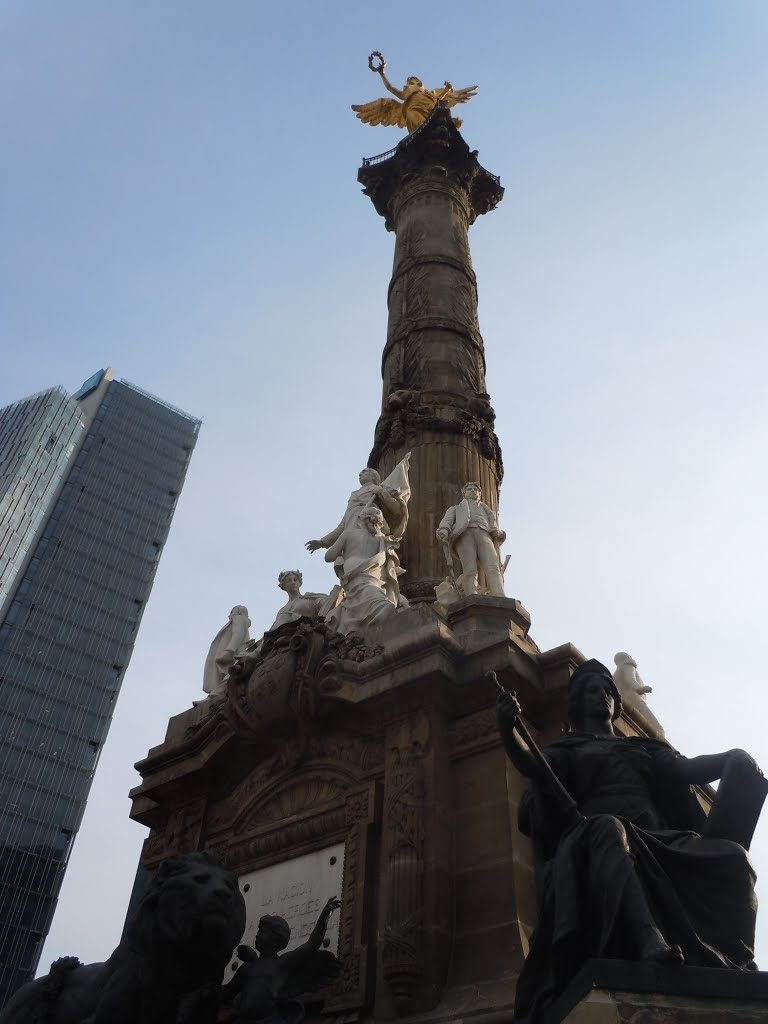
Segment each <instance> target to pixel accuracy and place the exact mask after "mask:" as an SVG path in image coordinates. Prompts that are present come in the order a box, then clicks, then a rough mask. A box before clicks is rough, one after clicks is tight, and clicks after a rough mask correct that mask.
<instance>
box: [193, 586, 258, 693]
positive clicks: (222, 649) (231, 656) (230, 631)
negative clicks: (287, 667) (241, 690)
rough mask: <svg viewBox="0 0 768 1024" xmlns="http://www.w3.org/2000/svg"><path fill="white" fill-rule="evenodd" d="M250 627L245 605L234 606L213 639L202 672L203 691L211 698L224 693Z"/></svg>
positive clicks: (246, 639) (248, 634)
mask: <svg viewBox="0 0 768 1024" xmlns="http://www.w3.org/2000/svg"><path fill="white" fill-rule="evenodd" d="M250 625H251V620H250V619H249V618H248V609H247V608H246V607H245V605H242V604H236V605H235V607H234V608H233V609H232V611H231V612H230V613H229V618H228V619H227V622H226V624H225V625H224V626H222V627H221V629H220V630H219V632H218V633H217V634H216V636H215V637H214V639H213V643H212V644H211V646H210V650H209V651H208V657H207V658H206V659H205V669H204V670H203V689H204V690H205V692H206V693H209V694H210V695H211V696H212V697H213V696H215V695H216V694H219V693H226V691H227V677H228V675H229V670H230V668H231V667H232V664H233V662H234V660H235V655H236V654H237V652H238V650H239V649H240V648H241V647H242V646H243V645H244V644H246V643H247V642H248V639H249V637H250V633H249V626H250Z"/></svg>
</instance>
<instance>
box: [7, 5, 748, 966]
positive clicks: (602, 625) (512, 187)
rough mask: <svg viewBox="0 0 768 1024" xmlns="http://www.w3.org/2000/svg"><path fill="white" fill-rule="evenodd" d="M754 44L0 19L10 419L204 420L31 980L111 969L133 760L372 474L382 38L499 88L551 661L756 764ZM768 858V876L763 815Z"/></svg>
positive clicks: (441, 71)
mask: <svg viewBox="0 0 768 1024" xmlns="http://www.w3.org/2000/svg"><path fill="white" fill-rule="evenodd" d="M766 44H768V6H767V5H766V4H765V3H764V2H763V0H753V2H749V0H730V2H728V3H723V2H718V3H714V2H710V0H676V2H675V3H669V2H667V0H663V2H662V0H648V2H646V3H644V4H638V3H635V2H629V0H605V2H602V0H586V2H583V3H578V4H577V3H573V2H572V0H551V2H548V0H535V2H534V0H528V2H526V3H520V2H498V3H490V2H482V0H479V2H475V3H473V4H467V3H463V4H457V3H453V2H450V0H446V2H441V3H425V2H422V3H419V4H413V5H402V4H401V5H398V6H395V5H392V6H384V5H373V4H361V3H354V4H353V3H325V4H319V3H317V2H315V0H312V2H307V3H296V2H281V3H279V4H277V3H270V4H267V3H262V2H259V0H216V2H214V0H208V2H202V0H134V2H131V3H128V2H123V0H110V2H109V3H104V2H103V0H91V2H88V0H69V2H67V3H62V2H60V0H49V2H42V0H16V2H13V0H9V2H6V3H5V4H4V5H3V6H2V8H0V129H1V131H2V139H3V148H4V157H3V162H2V168H1V169H0V176H1V177H2V188H0V204H2V214H1V215H0V216H1V221H0V222H1V223H2V239H3V244H2V246H1V247H0V337H2V342H3V352H4V359H3V373H2V378H1V379H0V404H2V405H4V404H6V403H8V402H10V401H13V400H15V399H17V398H19V397H21V396H23V395H26V394H29V393H31V392H34V391H37V390H39V389H41V388H43V387H46V386H49V385H51V384H57V383H61V384H63V385H65V386H66V387H67V388H68V389H70V390H74V389H75V388H76V387H77V386H78V385H79V384H80V382H81V381H82V380H84V379H85V378H86V377H87V376H89V375H90V374H91V373H92V372H93V371H94V370H96V369H98V368H100V367H102V366H106V365H112V366H114V367H115V369H116V371H117V375H118V376H120V377H124V378H126V379H128V380H131V381H133V382H135V383H137V384H139V385H140V386H142V387H144V388H146V389H148V390H150V391H152V392H154V393H156V394H158V395H160V396H161V397H163V398H165V399H167V400H168V401H170V402H172V403H173V404H175V405H179V406H181V407H182V408H184V409H186V410H188V411H190V412H192V413H195V414H197V415H200V416H202V417H203V418H204V421H205V422H204V426H203V429H202V432H201V435H200V442H199V445H198V449H197V452H196V454H195V456H194V458H193V462H192V466H191V470H190V474H189V477H188V483H187V486H186V488H185V491H184V493H183V495H182V498H181V501H180V504H179V509H178V512H177V517H176V520H175V523H174V527H173V530H172V533H171V539H170V541H169V543H168V546H167V548H166V551H165V554H164V557H163V561H162V565H161V567H160V571H159V573H158V577H157V582H156V587H155V592H154V594H153V597H152V599H151V601H150V603H149V606H148V608H147V612H146V615H145V619H144V624H143V626H142V630H141V633H140V635H139V642H138V645H137V648H136V652H135V655H134V659H133V662H132V664H131V667H130V670H129V672H128V674H127V677H126V681H125V686H124V690H123V694H122V696H121V699H120V705H119V707H118V710H117V714H116V718H115V722H114V726H113V732H112V734H111V736H110V740H109V742H108V744H107V747H106V749H105V752H104V754H103V757H102V761H101V765H100V768H99V772H98V775H97V779H96V782H95V784H94V790H93V795H92V798H91V803H90V805H89V810H88V812H87V815H86V819H85V824H84V828H83V830H82V832H81V835H80V837H79V839H78V842H77V844H76V847H75V851H74V853H73V857H72V861H71V864H70V869H69V874H68V878H67V881H66V882H65V887H64V890H63V894H62V900H61V904H60V909H59V912H58V915H57V918H56V920H55V923H54V929H53V932H52V934H51V937H50V940H49V942H48V944H47V947H46V950H45V953H44V963H45V962H49V961H50V960H51V959H53V958H54V957H55V956H58V955H61V954H66V953H75V954H77V955H79V956H80V957H81V958H82V959H85V960H88V959H91V960H92V959H101V958H103V957H104V956H106V955H107V954H108V953H109V951H110V950H111V948H112V946H113V945H114V944H115V943H116V941H117V938H118V936H119V931H120V928H121V925H122V915H123V913H124V909H125V904H126V901H127V898H128V892H129V889H130V884H131V881H132V876H133V870H134V867H135V863H136V859H137V857H138V852H139V847H140V843H141V840H142V838H143V829H141V828H140V827H139V826H137V825H134V824H133V823H131V822H129V821H128V820H127V812H128V802H127V800H126V797H125V794H126V793H127V790H128V789H129V788H130V786H132V785H133V784H134V783H135V781H136V775H135V772H134V771H133V768H132V763H133V762H134V761H135V760H138V759H139V758H140V757H142V756H143V755H144V754H145V752H146V750H147V749H148V747H149V746H151V745H154V744H156V743H158V742H160V741H161V739H162V737H163V734H164V729H165V723H166V721H167V719H168V717H169V716H170V715H171V714H174V713H176V712H178V711H181V710H183V709H184V708H185V707H187V706H188V705H189V703H190V702H191V701H192V700H193V699H196V698H198V697H199V696H200V683H201V676H202V666H203V662H204V658H205V653H206V651H207V648H208V645H209V643H210V640H211V639H212V637H213V635H214V634H215V633H216V631H217V630H218V628H219V627H220V626H221V625H222V623H223V622H224V620H225V618H226V614H227V612H228V610H229V608H230V607H231V606H232V605H233V604H235V603H245V604H247V605H248V607H249V608H250V610H251V617H252V619H253V622H254V629H258V630H260V629H263V628H265V627H266V626H268V625H269V623H270V622H271V621H272V618H273V616H274V611H275V609H276V608H277V606H278V605H279V604H280V603H281V597H282V595H281V593H280V592H279V591H278V590H277V587H276V577H277V573H278V571H279V570H281V569H285V568H289V567H294V566H298V567H299V568H301V569H302V570H303V571H304V576H305V584H306V585H307V587H308V589H311V590H326V589H328V587H329V586H330V583H331V581H330V579H329V574H328V570H327V568H326V566H325V565H324V564H323V563H322V561H321V560H320V556H319V555H315V556H314V557H312V556H310V555H308V554H307V553H306V552H305V551H304V549H303V546H302V545H303V542H304V541H305V540H306V539H307V538H308V537H312V536H316V535H318V533H322V532H324V531H326V530H328V529H329V528H330V527H331V526H333V525H334V524H335V523H336V522H337V521H338V518H339V514H340V511H341V509H342V508H343V506H344V502H345V500H346V496H347V494H348V492H349V490H350V489H351V488H352V486H353V485H354V483H355V479H356V473H357V470H358V469H359V468H360V467H361V466H362V465H363V464H364V463H365V461H366V458H367V454H368V451H369V448H370V444H371V441H372V436H373V428H374V424H375V421H376V417H377V415H378V408H379V402H380V375H379V366H380V354H381V349H382V346H383V342H384V338H385V331H386V288H387V284H388V279H389V272H390V268H391V260H392V246H393V237H392V236H391V235H387V233H386V232H385V230H384V227H383V223H382V222H381V220H380V219H379V218H378V217H377V215H376V214H375V212H374V210H373V208H372V207H371V205H370V203H369V202H368V200H366V199H365V198H364V197H362V196H361V195H360V192H359V186H358V185H357V184H356V180H355V176H356V171H357V167H358V165H359V162H360V157H361V156H362V155H371V154H374V153H378V152H380V151H382V150H385V149H387V148H389V147H390V146H391V145H393V144H394V143H395V142H396V141H397V140H398V138H399V135H398V134H397V133H396V132H395V131H394V129H381V128H378V129H373V128H370V127H367V126H364V125H361V124H360V123H359V122H357V121H356V120H355V118H354V116H353V115H352V113H351V111H350V110H349V105H350V104H351V103H360V102H365V101H367V100H369V99H374V98H375V97H376V96H378V95H380V94H381V90H380V88H379V86H378V80H377V79H376V78H375V77H374V76H373V75H371V74H370V72H369V71H368V69H367V67H366V57H367V55H368V53H369V52H370V51H371V50H372V49H379V50H382V51H383V52H384V53H385V54H386V56H387V58H388V60H389V68H388V72H389V74H390V77H391V78H392V79H393V80H394V81H396V82H398V81H399V82H402V81H404V79H405V77H406V76H407V75H409V74H418V75H419V76H420V77H422V78H423V79H424V80H425V81H426V82H427V84H429V85H438V84H442V82H443V80H444V79H446V78H449V79H450V80H451V81H452V82H453V83H454V85H456V86H463V85H470V84H473V83H475V82H476V83H477V84H478V86H479V90H478V95H477V98H476V99H475V100H473V101H472V103H471V104H470V105H469V106H468V107H467V108H465V125H464V129H463V132H464V135H465V138H466V139H467V141H468V142H469V143H470V145H471V146H472V147H473V148H477V149H478V150H479V151H480V159H481V161H482V162H483V164H484V165H485V166H486V167H487V168H488V169H489V170H491V171H493V172H494V173H496V174H499V175H500V176H501V178H502V182H503V184H504V185H505V186H506V190H507V192H506V197H505V199H504V202H503V203H502V205H501V206H500V208H499V209H498V210H497V211H496V212H495V213H493V214H491V215H490V216H488V217H485V218H482V219H481V220H480V221H479V222H478V223H477V224H476V225H475V227H474V228H473V229H472V233H471V243H472V251H473V260H474V265H475V269H476V271H477V274H478V278H479V287H480V324H481V329H482V331H483V335H484V337H485V342H486V354H487V361H488V386H489V390H490V392H491V395H492V398H493V401H494V405H495V407H496V410H497V413H498V420H497V427H498V432H499V435H500V439H501V443H502V447H503V451H504V460H505V465H506V478H505V482H504V487H503V491H502V500H501V520H502V525H503V526H504V527H505V529H506V530H507V533H508V535H509V538H510V539H509V541H508V544H507V548H506V550H507V551H508V552H509V553H510V554H511V556H512V558H511V562H510V567H509V570H508V575H507V580H508V583H509V586H508V589H509V590H510V591H511V592H512V594H513V595H514V596H517V597H519V598H520V599H521V600H522V602H523V603H524V604H525V605H526V607H527V608H529V610H530V611H531V614H532V617H533V628H532V633H533V635H534V637H535V638H536V640H537V642H538V643H539V645H540V646H541V647H542V648H548V647H553V646H556V645H558V644H560V643H564V642H566V641H571V642H573V643H574V644H576V646H577V647H579V648H580V649H581V650H582V651H583V652H584V653H585V654H587V655H589V656H594V657H598V658H600V659H602V660H603V661H605V662H607V663H609V664H610V663H611V659H612V656H613V654H614V652H615V651H617V650H626V651H629V652H630V653H632V654H633V655H634V656H635V657H636V658H637V660H638V662H639V666H640V671H641V673H642V675H643V677H644V678H645V680H646V682H648V683H649V684H651V685H653V686H654V693H653V694H652V696H651V707H652V708H653V710H654V711H655V713H656V714H657V716H658V717H659V718H660V719H661V721H662V722H663V724H664V725H665V726H666V729H667V733H668V735H669V737H670V738H671V740H672V742H673V743H675V744H676V745H677V746H679V747H680V749H682V750H683V751H684V752H686V753H690V754H696V753H702V752H705V751H714V750H720V749H727V748H729V747H732V746H737V745H738V746H744V747H746V748H747V749H749V750H751V752H753V753H754V754H755V756H756V757H757V758H758V759H759V760H760V759H762V762H763V764H764V765H766V766H768V740H767V739H766V735H765V722H766V720H768V693H767V692H766V671H765V660H766V654H765V651H766V647H765V633H766V630H765V620H766V599H765V578H766V568H767V565H766V563H767V561H768V559H767V557H766V543H765V539H764V538H765V511H764V510H765V508H766V504H768V486H767V485H766V473H765V451H766V436H767V434H768V431H767V429H766V428H767V427H768V403H766V400H765V380H766V375H767V372H768V355H767V354H766V327H767V326H768V288H766V257H767V256H768V201H767V199H766V184H765V183H766V181H767V180H768V166H766V165H767V164H768V141H767V139H768V136H767V134H766V131H765V125H766V123H768V116H767V115H768V63H767V62H766V60H765V53H766ZM105 832H106V833H107V834H108V835H109V836H110V837H111V842H110V844H109V845H107V843H105V841H104V838H103V835H104V833H105ZM106 849H108V850H109V852H108V854H107V855H106V856H105V850H106ZM754 855H755V861H756V864H757V867H758V870H762V874H763V876H764V878H768V826H766V825H765V824H763V825H762V826H761V830H760V831H759V833H758V837H757V840H756V845H755V847H754ZM765 891H768V890H765ZM84 894H87V895H86V899H87V901H88V902H87V912H84V911H83V908H82V903H81V902H80V901H81V900H82V899H83V896H84ZM762 934H763V935H764V936H767V937H768V928H766V927H764V928H763V931H762ZM762 959H763V963H764V965H766V962H768V938H763V940H762Z"/></svg>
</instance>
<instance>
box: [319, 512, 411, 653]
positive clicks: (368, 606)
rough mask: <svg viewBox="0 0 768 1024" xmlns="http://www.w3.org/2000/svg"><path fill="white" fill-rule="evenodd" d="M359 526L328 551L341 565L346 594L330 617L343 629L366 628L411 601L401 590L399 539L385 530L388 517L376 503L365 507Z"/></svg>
mask: <svg viewBox="0 0 768 1024" xmlns="http://www.w3.org/2000/svg"><path fill="white" fill-rule="evenodd" d="M357 523H358V525H356V526H350V527H348V528H347V529H345V530H343V531H342V533H341V535H340V536H339V538H338V540H337V541H336V542H335V543H334V544H332V545H331V546H330V547H329V548H328V550H327V551H326V553H325V560H326V562H334V563H335V564H337V565H339V566H340V570H341V573H340V575H341V585H342V587H343V589H344V598H343V600H342V601H341V603H340V604H339V605H338V607H336V608H334V609H333V611H331V612H330V613H329V614H328V615H327V617H326V621H327V622H328V624H329V625H330V626H332V627H333V628H334V629H335V630H337V631H338V632H339V633H351V632H353V631H355V630H357V631H364V630H366V629H367V628H368V627H371V626H379V625H381V624H382V623H383V622H385V621H386V620H387V619H388V618H389V617H390V616H391V615H393V614H394V613H395V611H396V610H397V609H398V608H407V607H408V602H407V601H406V599H405V598H404V597H403V596H402V595H401V594H400V587H399V586H398V582H397V580H398V576H400V575H401V574H402V573H403V572H405V570H404V569H401V568H400V560H399V559H398V557H397V547H398V543H397V541H394V540H392V538H391V537H385V536H384V534H383V533H382V530H383V527H384V517H383V516H382V514H381V510H380V509H379V508H377V507H376V506H375V505H371V506H369V507H368V508H364V509H363V511H362V512H360V513H359V515H358V517H357Z"/></svg>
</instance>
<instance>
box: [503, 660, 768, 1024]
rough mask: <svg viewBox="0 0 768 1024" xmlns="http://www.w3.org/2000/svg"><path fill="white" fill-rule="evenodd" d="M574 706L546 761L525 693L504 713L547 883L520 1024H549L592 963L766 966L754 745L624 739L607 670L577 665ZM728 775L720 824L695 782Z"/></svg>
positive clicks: (524, 824)
mask: <svg viewBox="0 0 768 1024" xmlns="http://www.w3.org/2000/svg"><path fill="white" fill-rule="evenodd" d="M568 701H569V704H568V710H569V717H570V720H571V725H572V731H571V732H570V733H568V734H567V735H566V736H564V737H563V738H562V739H561V740H558V741H556V742H555V743H552V744H550V745H549V746H548V747H546V748H545V749H544V751H541V752H540V751H539V750H538V749H537V748H536V747H535V744H533V742H532V741H531V740H530V737H529V736H527V732H526V731H525V729H524V727H523V726H522V723H521V722H520V719H519V716H520V704H519V703H518V701H517V699H516V697H515V696H514V694H510V693H508V692H506V691H504V690H500V692H499V695H498V700H497V705H496V712H497V718H498V724H499V730H500V733H501V737H502V739H503V741H504V746H505V748H506V751H507V754H508V756H509V758H510V760H511V761H512V763H513V764H514V765H515V767H516V768H517V769H518V770H519V771H521V772H522V773H523V774H525V775H526V776H528V778H529V779H530V780H531V785H530V789H529V791H528V793H527V794H526V796H525V797H524V799H523V801H522V802H521V805H520V816H519V825H520V829H521V831H523V832H524V833H525V834H526V835H529V836H531V837H532V839H533V842H534V850H535V853H536V860H537V878H538V882H539V920H538V925H537V927H536V930H535V931H534V933H533V935H532V937H531V943H530V951H529V954H528V958H527V959H526V962H525V964H524V966H523V970H522V972H521V974H520V978H519V981H518V985H517V997H516V1005H515V1021H516V1024H533V1022H534V1021H538V1020H539V1019H540V1016H541V1014H542V1013H543V1012H544V1011H545V1009H546V1007H547V1006H549V1005H550V1004H551V1002H552V1001H553V1000H554V999H555V998H556V997H557V996H558V994H559V993H560V992H562V990H563V989H564V988H565V986H566V985H567V984H568V982H569V981H570V979H571V978H573V977H574V975H575V974H576V973H577V972H578V970H579V968H580V967H581V966H582V965H583V964H584V963H585V962H586V961H587V960H589V959H592V958H601V957H605V958H611V959H624V960H649V961H653V962H656V963H658V964H662V965H669V966H678V965H683V964H692V965H696V966H702V967H729V968H736V969H741V970H748V969H754V963H753V946H754V934H755V913H756V900H755V895H754V882H755V876H754V872H753V869H752V866H751V864H750V861H749V857H748V855H747V853H746V850H745V846H748V845H749V841H750V838H751V834H752V831H753V829H754V826H755V824H756V821H757V816H758V814H759V812H760V808H761V806H762V803H763V801H764V799H765V795H766V782H765V780H764V779H763V777H762V773H761V772H760V769H759V768H758V767H757V765H756V764H755V763H754V761H753V760H752V759H751V758H750V757H749V755H748V754H746V753H745V752H744V751H743V750H729V751H726V752H725V753H722V754H710V755H704V756H701V757H694V758H686V757H682V756H681V755H680V754H678V753H677V752H676V751H675V750H673V749H672V748H671V747H669V746H668V745H667V744H666V743H662V742H660V741H656V740H651V739H645V738H639V737H634V738H631V739H628V738H626V737H622V736H620V735H618V734H617V733H616V732H614V728H613V722H614V721H615V720H616V719H617V718H618V717H619V715H620V713H621V697H620V695H619V692H618V690H617V688H616V685H615V684H614V682H613V678H612V676H611V673H610V671H609V670H608V669H607V668H606V667H605V666H604V665H602V664H600V662H598V661H595V660H592V661H588V662H586V663H585V664H583V665H581V666H580V667H579V668H578V669H577V670H576V672H575V673H574V675H573V677H572V678H571V681H570V687H569V696H568ZM520 731H521V732H522V736H523V737H526V736H527V740H526V739H523V742H522V743H521V741H520V740H521V737H519V736H518V732H520ZM542 755H543V756H542ZM715 779H722V780H723V781H722V782H721V784H720V789H719V791H718V797H717V798H716V801H715V805H714V807H713V809H712V811H711V812H710V816H709V819H707V817H706V815H705V814H704V811H703V810H702V808H701V806H700V804H699V803H698V801H697V799H696V797H695V795H694V793H693V790H692V789H691V786H692V785H694V784H697V783H707V782H712V781H714V780H715ZM726 783H727V784H726ZM729 794H730V795H729ZM733 795H736V799H735V800H734V799H733ZM722 801H724V802H725V804H726V805H727V804H728V803H729V802H730V803H731V804H733V803H738V804H739V806H740V808H741V810H740V812H739V813H737V814H736V815H734V814H733V813H729V811H728V809H727V806H725V807H723V806H720V807H719V806H718V805H719V804H721V802H722ZM735 839H738V840H739V842H737V841H735Z"/></svg>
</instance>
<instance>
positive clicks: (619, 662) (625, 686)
mask: <svg viewBox="0 0 768 1024" xmlns="http://www.w3.org/2000/svg"><path fill="white" fill-rule="evenodd" d="M613 661H614V664H615V665H616V671H615V672H614V673H613V681H614V683H616V687H617V689H618V691H619V693H620V694H621V696H622V697H626V695H627V694H628V693H633V694H635V695H636V696H638V697H640V699H641V700H643V701H644V700H645V699H646V697H645V695H646V693H653V687H652V686H646V685H645V683H644V682H643V680H642V679H641V678H640V675H639V673H638V671H637V662H636V661H635V659H634V658H632V657H631V656H630V655H629V654H625V653H624V651H619V652H618V654H614V656H613Z"/></svg>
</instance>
